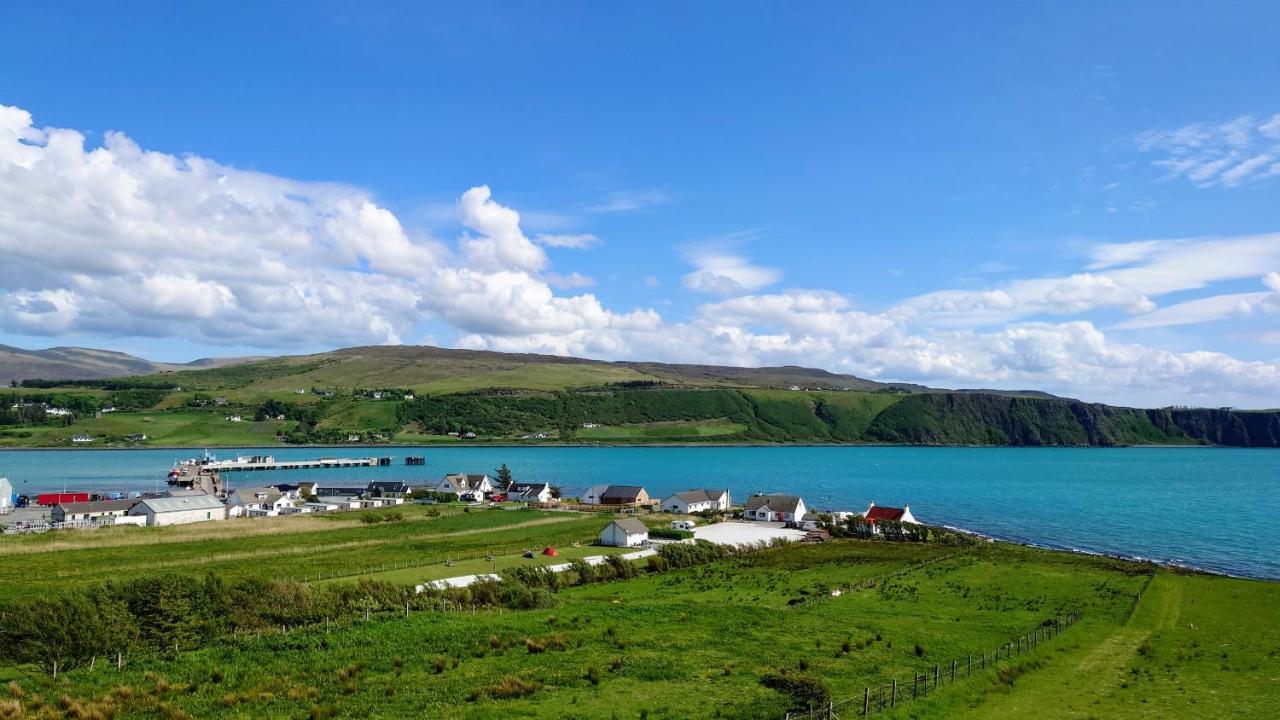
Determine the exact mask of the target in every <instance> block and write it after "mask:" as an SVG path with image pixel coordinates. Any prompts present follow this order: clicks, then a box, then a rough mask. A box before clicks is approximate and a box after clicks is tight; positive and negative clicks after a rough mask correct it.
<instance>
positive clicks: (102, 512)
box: [49, 500, 138, 523]
mask: <svg viewBox="0 0 1280 720" xmlns="http://www.w3.org/2000/svg"><path fill="white" fill-rule="evenodd" d="M137 502H138V501H137V500H97V501H93V502H69V503H58V504H57V505H54V506H53V510H51V511H50V513H49V516H50V517H51V518H52V519H53V521H54V522H59V523H60V522H73V521H74V522H81V521H86V520H88V521H93V522H102V521H103V520H106V519H107V518H118V517H121V516H124V515H127V514H128V513H129V508H131V507H133V506H134V505H135V504H137Z"/></svg>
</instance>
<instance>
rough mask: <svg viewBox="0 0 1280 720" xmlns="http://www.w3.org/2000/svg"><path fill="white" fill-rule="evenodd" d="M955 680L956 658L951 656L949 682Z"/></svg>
mask: <svg viewBox="0 0 1280 720" xmlns="http://www.w3.org/2000/svg"><path fill="white" fill-rule="evenodd" d="M955 681H956V660H955V658H952V659H951V682H955Z"/></svg>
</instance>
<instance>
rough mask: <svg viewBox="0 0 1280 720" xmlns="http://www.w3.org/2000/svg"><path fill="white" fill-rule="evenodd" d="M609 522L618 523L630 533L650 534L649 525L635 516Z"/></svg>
mask: <svg viewBox="0 0 1280 720" xmlns="http://www.w3.org/2000/svg"><path fill="white" fill-rule="evenodd" d="M609 524H610V525H617V526H618V527H620V528H622V531H623V532H625V533H626V534H628V535H637V534H639V533H644V534H645V535H648V534H649V526H648V525H645V524H644V523H642V522H640V521H639V520H637V519H635V518H622V519H621V520H614V521H613V522H611V523H609Z"/></svg>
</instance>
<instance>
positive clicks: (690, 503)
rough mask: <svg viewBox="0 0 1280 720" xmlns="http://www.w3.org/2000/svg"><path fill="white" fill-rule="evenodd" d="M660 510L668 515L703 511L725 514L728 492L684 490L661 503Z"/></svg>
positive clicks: (727, 507)
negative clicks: (668, 513)
mask: <svg viewBox="0 0 1280 720" xmlns="http://www.w3.org/2000/svg"><path fill="white" fill-rule="evenodd" d="M662 509H663V510H666V511H667V512H670V513H685V514H688V513H696V512H703V511H708V510H709V511H711V512H727V511H728V510H729V491H728V490H686V491H685V492H679V493H676V494H675V495H672V496H671V497H669V498H667V499H666V500H663V501H662Z"/></svg>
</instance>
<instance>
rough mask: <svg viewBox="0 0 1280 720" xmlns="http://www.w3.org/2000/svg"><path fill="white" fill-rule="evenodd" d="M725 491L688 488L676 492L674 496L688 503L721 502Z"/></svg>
mask: <svg viewBox="0 0 1280 720" xmlns="http://www.w3.org/2000/svg"><path fill="white" fill-rule="evenodd" d="M724 493H725V491H724V490H686V491H684V492H678V493H676V494H675V496H674V497H678V498H680V499H681V500H683V501H684V502H687V503H700V502H720V498H722V497H724Z"/></svg>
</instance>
